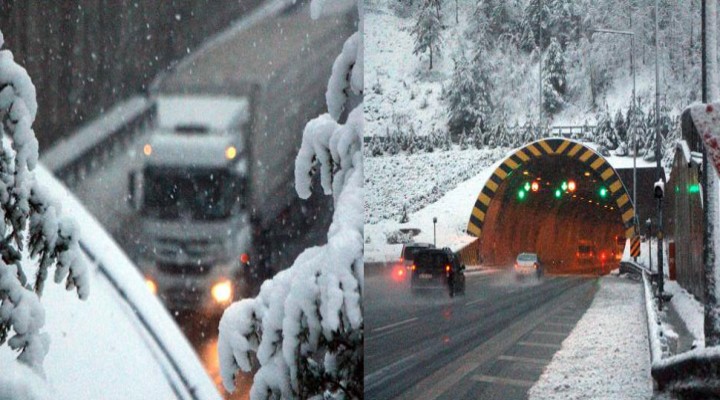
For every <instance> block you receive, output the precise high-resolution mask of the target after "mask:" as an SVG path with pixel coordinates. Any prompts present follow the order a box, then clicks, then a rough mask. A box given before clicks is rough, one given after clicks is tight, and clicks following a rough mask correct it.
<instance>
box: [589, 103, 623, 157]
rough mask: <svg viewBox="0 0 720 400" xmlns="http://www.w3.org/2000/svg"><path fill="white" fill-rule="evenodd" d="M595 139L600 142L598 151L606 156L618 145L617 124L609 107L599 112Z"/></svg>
mask: <svg viewBox="0 0 720 400" xmlns="http://www.w3.org/2000/svg"><path fill="white" fill-rule="evenodd" d="M594 141H595V143H597V144H598V151H599V152H600V153H601V154H602V155H604V156H609V155H610V150H615V149H616V148H617V147H618V140H617V137H616V135H615V125H614V123H613V120H612V117H611V116H610V112H609V111H608V109H607V107H606V108H605V109H603V110H602V111H601V112H600V113H599V114H598V117H597V127H596V130H595V140H594Z"/></svg>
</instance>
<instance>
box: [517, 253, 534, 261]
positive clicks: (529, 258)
mask: <svg viewBox="0 0 720 400" xmlns="http://www.w3.org/2000/svg"><path fill="white" fill-rule="evenodd" d="M518 261H537V254H531V253H522V254H520V255H519V256H518Z"/></svg>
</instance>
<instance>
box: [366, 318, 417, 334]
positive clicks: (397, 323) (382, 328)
mask: <svg viewBox="0 0 720 400" xmlns="http://www.w3.org/2000/svg"><path fill="white" fill-rule="evenodd" d="M413 321H417V317H413V318H408V319H406V320H403V321H400V322H395V323H392V324H388V325H385V326H381V327H379V328H375V329H373V330H372V331H373V332H382V331H386V330H388V329H392V328H395V327H396V326H401V325H405V324H409V323H411V322H413Z"/></svg>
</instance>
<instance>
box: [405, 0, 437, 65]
mask: <svg viewBox="0 0 720 400" xmlns="http://www.w3.org/2000/svg"><path fill="white" fill-rule="evenodd" d="M436 1H437V0H424V2H423V6H422V7H421V8H420V12H419V13H418V15H417V22H416V23H415V27H414V28H413V30H412V34H413V36H414V37H415V48H414V49H413V54H421V53H425V52H428V53H429V54H430V68H429V69H432V68H433V56H435V57H440V56H441V55H442V54H441V53H442V20H441V18H440V17H441V14H440V9H439V8H438V7H437V6H436V5H435V2H436Z"/></svg>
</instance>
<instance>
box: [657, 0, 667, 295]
mask: <svg viewBox="0 0 720 400" xmlns="http://www.w3.org/2000/svg"><path fill="white" fill-rule="evenodd" d="M659 43H660V40H659V38H658V0H655V175H656V179H657V180H658V181H660V180H662V183H663V185H664V184H665V178H664V176H663V171H662V160H661V157H660V154H661V153H660V149H661V142H662V136H661V135H660V62H659V59H658V57H659V56H658V54H659V49H660V44H659ZM657 218H658V221H657V236H658V243H657V263H658V297H659V298H660V302H659V303H660V307H661V308H662V298H663V289H664V288H663V286H664V285H663V284H664V280H665V275H664V272H663V269H664V266H663V248H664V246H663V220H662V218H663V212H662V198H661V197H658V201H657Z"/></svg>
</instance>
